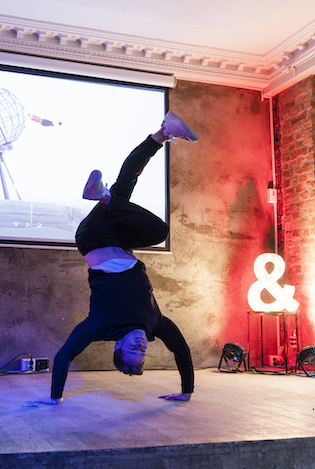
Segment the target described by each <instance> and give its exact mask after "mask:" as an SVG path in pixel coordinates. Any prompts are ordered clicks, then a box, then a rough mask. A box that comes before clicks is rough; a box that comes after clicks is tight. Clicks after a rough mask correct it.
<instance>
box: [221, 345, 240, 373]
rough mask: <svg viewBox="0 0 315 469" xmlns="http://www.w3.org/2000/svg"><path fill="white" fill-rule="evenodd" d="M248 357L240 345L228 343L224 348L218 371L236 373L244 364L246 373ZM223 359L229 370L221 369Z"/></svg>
mask: <svg viewBox="0 0 315 469" xmlns="http://www.w3.org/2000/svg"><path fill="white" fill-rule="evenodd" d="M246 355H247V351H246V350H245V349H244V347H242V346H241V345H240V344H237V343H236V342H227V343H226V344H225V345H224V347H223V350H222V355H221V359H220V363H219V366H218V369H219V370H220V371H229V372H230V373H236V372H237V371H238V370H239V368H240V366H241V364H242V363H243V364H244V368H245V371H246V363H245V357H246ZM223 359H224V361H225V363H226V365H227V367H228V369H227V370H226V369H222V368H221V363H222V360H223ZM230 362H232V363H233V366H234V368H232V367H231V365H230Z"/></svg>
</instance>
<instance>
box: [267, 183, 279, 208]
mask: <svg viewBox="0 0 315 469" xmlns="http://www.w3.org/2000/svg"><path fill="white" fill-rule="evenodd" d="M267 202H268V204H276V203H277V189H276V188H275V187H274V184H273V182H272V181H269V182H268V189H267Z"/></svg>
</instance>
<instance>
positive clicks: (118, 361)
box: [114, 329, 148, 375]
mask: <svg viewBox="0 0 315 469" xmlns="http://www.w3.org/2000/svg"><path fill="white" fill-rule="evenodd" d="M147 344H148V339H147V336H146V333H145V332H144V331H143V330H142V329H134V330H133V331H131V332H129V333H128V334H126V335H124V337H122V338H121V339H119V340H117V342H116V344H115V352H114V364H115V366H116V368H117V369H118V370H120V371H122V372H123V373H125V374H127V375H142V373H143V368H144V359H145V352H146V349H147Z"/></svg>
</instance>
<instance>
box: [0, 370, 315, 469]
mask: <svg viewBox="0 0 315 469" xmlns="http://www.w3.org/2000/svg"><path fill="white" fill-rule="evenodd" d="M50 379H51V373H41V374H40V373H37V374H24V375H21V374H8V375H4V376H0V389H1V400H0V467H1V469H2V468H6V467H14V468H19V467H21V468H22V467H23V468H24V467H30V468H37V467H43V468H44V467H45V468H46V467H47V468H48V467H59V468H61V467H69V468H74V467H78V468H80V467H82V468H83V467H84V468H86V467H93V468H98V467H100V468H103V467H104V468H105V467H115V468H116V466H115V465H109V466H107V465H102V464H100V465H96V463H94V466H93V465H88V464H86V465H83V463H82V465H80V463H78V464H77V465H76V463H75V462H73V461H72V462H71V463H70V459H69V464H68V465H63V463H60V464H59V465H53V464H52V463H51V464H50V465H49V462H47V461H48V459H47V457H48V456H47V454H50V455H52V454H53V453H55V454H59V455H61V456H62V455H66V454H68V455H70V454H76V455H78V454H85V455H86V454H89V455H90V456H91V452H93V451H94V452H96V453H95V454H98V455H100V453H99V451H100V450H101V451H103V454H105V453H106V451H107V450H118V449H120V450H121V449H123V450H124V454H125V455H126V451H127V450H128V449H130V450H132V453H131V452H129V456H128V457H129V463H128V465H126V466H124V465H121V466H120V469H123V468H124V467H128V468H132V467H133V466H132V464H131V463H130V457H131V456H130V455H131V454H133V455H134V457H136V456H135V455H136V450H137V449H139V450H140V449H141V451H142V452H143V451H144V450H143V449H144V448H150V451H151V452H152V451H154V448H157V447H159V448H164V450H165V448H167V447H173V449H174V448H181V450H178V451H179V453H178V454H181V455H183V454H184V453H183V448H186V450H187V448H188V447H190V450H191V449H192V448H197V447H198V448H201V446H202V445H208V446H203V448H206V447H208V448H210V446H211V444H214V443H215V444H217V443H220V444H221V446H220V448H221V449H222V451H227V449H226V448H227V447H224V446H222V444H225V443H227V444H229V445H231V442H234V443H233V445H234V446H233V448H234V451H235V448H236V447H235V444H236V443H237V442H252V443H251V444H252V445H253V444H254V443H255V442H261V444H262V442H266V441H269V442H270V441H273V442H275V441H277V440H279V441H280V440H287V441H288V442H290V440H291V441H292V442H295V443H290V446H291V447H293V446H294V444H297V443H296V442H297V441H298V440H299V441H300V449H302V448H303V447H305V448H306V447H307V445H312V446H313V447H315V444H314V443H315V393H314V389H315V381H314V378H310V377H306V376H298V375H295V374H286V375H273V374H256V373H244V372H243V373H240V372H238V373H233V374H231V373H224V372H219V371H218V370H217V369H204V370H197V371H196V379H195V393H194V394H193V397H192V399H191V400H190V401H189V402H178V401H165V400H164V399H159V398H158V396H159V395H163V394H166V393H172V392H178V391H179V388H180V380H179V375H178V372H177V371H169V370H168V371H145V372H144V374H143V375H142V376H140V377H139V376H132V377H130V376H125V375H123V374H121V373H119V372H116V371H107V372H104V371H100V372H70V373H69V375H68V380H67V383H66V391H65V395H64V397H65V401H64V403H63V404H62V405H57V406H48V405H43V404H39V405H38V407H32V406H30V405H29V403H28V401H32V400H36V399H38V398H40V397H44V396H48V395H49V389H50ZM300 439H302V440H300ZM209 444H210V446H209ZM264 444H265V443H264ZM196 445H197V446H196ZM200 445H201V446H200ZM218 447H219V446H218ZM297 447H298V446H297ZM211 448H212V449H211V452H212V453H213V446H211ZM224 448H225V449H224ZM233 448H231V446H230V450H232V449H233ZM104 450H106V451H105V453H104ZM260 450H261V447H260ZM238 451H239V447H238ZM41 453H42V454H46V456H47V457H46V459H45V461H46V463H45V464H46V465H44V463H43V462H42V463H41V465H40V464H39V463H38V461H39V460H40V458H39V455H40V454H41ZM106 454H107V455H109V452H108V451H107V453H106ZM110 454H111V455H113V452H112V451H111V453H110ZM23 455H24V460H22V459H23ZM34 455H35V456H38V458H36V457H35V459H34ZM120 456H121V454H120ZM14 457H18V461H19V462H15V465H12V466H10V465H9V464H10V462H12V461H13V459H14ZM279 457H280V456H279ZM30 458H33V463H32V464H31V463H30V465H29V466H27V460H29V459H30ZM185 460H186V459H185ZM23 461H24V462H23ZM25 461H26V462H25ZM60 461H61V459H60ZM54 464H55V463H54ZM104 464H105V463H104ZM220 464H221V465H217V466H208V465H204V466H203V465H202V464H200V463H199V465H198V466H197V465H194V464H193V462H192V463H191V465H189V466H185V465H184V464H183V463H182V464H181V465H180V466H178V467H181V468H186V467H205V468H206V467H213V468H214V469H216V468H217V467H218V468H220V469H221V468H223V469H225V467H229V469H231V468H232V467H233V469H234V467H235V468H237V467H241V466H237V465H235V466H231V465H230V466H224V464H223V463H222V458H221V463H220ZM256 464H257V462H256ZM314 464H315V463H314ZM117 467H119V466H117ZM135 467H136V466H135ZM137 467H140V468H142V467H144V468H146V467H148V468H149V467H150V468H151V467H161V468H162V467H163V468H164V467H167V468H171V469H172V468H173V467H177V465H176V466H175V463H174V464H173V465H172V464H170V465H166V463H165V465H160V466H158V465H157V466H155V465H154V464H153V463H152V465H151V464H150V465H149V466H146V464H144V465H141V464H137ZM243 467H244V468H245V467H249V466H246V464H245V463H243V465H242V468H243ZM257 467H258V466H257V465H256V466H253V467H252V469H257ZM260 467H265V466H260ZM275 467H282V466H280V465H279V466H275ZM287 467H304V466H287ZM305 467H308V469H309V468H310V467H315V465H314V466H313V465H312V466H305ZM266 468H267V469H271V466H269V467H268V466H266Z"/></svg>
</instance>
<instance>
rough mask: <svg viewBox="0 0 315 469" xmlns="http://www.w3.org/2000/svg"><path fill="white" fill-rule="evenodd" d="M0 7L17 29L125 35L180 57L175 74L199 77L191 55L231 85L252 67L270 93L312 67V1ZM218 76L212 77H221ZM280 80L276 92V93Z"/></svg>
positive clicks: (66, 1)
mask: <svg viewBox="0 0 315 469" xmlns="http://www.w3.org/2000/svg"><path fill="white" fill-rule="evenodd" d="M0 12H1V18H2V24H5V20H8V22H9V23H10V24H11V23H12V24H13V23H14V20H15V23H17V24H18V26H19V27H20V26H21V25H22V24H23V21H24V22H25V26H31V25H32V22H36V25H38V24H44V23H45V24H51V25H54V29H56V28H57V29H58V27H59V30H60V28H61V25H62V28H61V29H62V31H63V32H64V31H65V30H67V28H68V30H69V33H70V32H80V31H84V32H86V31H87V30H88V31H89V32H90V34H91V33H92V31H94V32H95V35H96V36H97V37H103V36H104V37H105V36H106V35H107V36H108V37H110V38H111V39H112V40H114V39H116V43H117V41H118V42H119V41H120V40H123V41H126V39H129V42H128V43H129V44H130V43H132V48H133V50H134V49H135V48H137V47H138V46H136V44H141V47H142V48H143V49H145V50H147V49H148V47H149V48H150V47H151V48H153V49H154V48H155V50H158V51H159V50H161V48H162V49H163V53H164V55H165V56H166V60H169V63H172V67H171V68H173V69H174V70H175V69H176V66H177V68H178V65H176V64H175V62H176V60H175V58H176V57H177V59H178V60H177V62H178V61H179V59H182V62H183V65H184V66H185V67H186V69H187V70H186V69H185V70H184V71H183V70H182V68H183V67H181V70H177V73H178V76H179V77H181V73H182V74H184V78H185V73H188V74H189V70H190V72H191V73H192V75H194V74H195V75H198V73H200V74H201V75H202V70H201V69H200V66H199V64H197V65H198V73H197V68H196V65H195V66H193V65H192V64H193V62H194V60H193V59H198V60H201V61H202V67H203V68H204V71H205V73H206V75H205V76H207V75H209V67H210V66H211V67H212V68H211V70H212V69H213V70H212V72H213V73H214V74H215V73H216V72H215V68H219V69H221V72H220V73H221V75H222V76H221V78H224V76H227V75H229V76H230V75H231V76H230V78H231V79H234V80H236V82H235V84H237V83H238V79H236V78H235V76H236V75H237V74H238V73H239V75H240V76H239V77H238V78H240V79H241V78H243V79H244V80H245V81H244V83H245V82H246V80H249V76H247V75H250V72H248V73H247V74H246V73H244V69H245V70H246V68H247V67H248V66H249V64H251V66H252V67H253V73H252V76H253V80H252V81H253V86H252V87H255V86H254V82H255V78H256V82H257V83H256V87H257V88H258V89H259V88H261V89H264V88H267V91H268V89H269V88H270V86H271V87H272V83H273V82H275V81H276V80H278V82H279V80H280V78H281V80H280V81H281V82H282V81H283V76H284V75H288V72H289V71H292V70H293V68H294V67H295V70H294V74H295V76H296V75H299V73H297V72H301V75H300V77H298V78H301V77H302V78H303V76H304V75H303V74H302V69H301V70H300V69H299V68H298V67H300V66H301V64H304V67H303V73H304V74H305V69H306V68H307V73H313V72H314V70H313V68H312V67H313V65H315V62H314V61H315V59H314V57H315V44H314V43H315V0H28V1H25V0H10V1H8V0H0ZM139 47H140V46H139ZM141 47H140V49H141ZM140 49H139V50H140ZM167 51H170V53H171V57H169V59H167ZM129 55H132V54H131V53H130V52H129ZM134 55H135V54H134ZM147 56H148V54H147ZM175 56H176V57H175ZM188 57H189V58H188ZM191 58H192V59H191ZM205 58H206V62H205ZM150 59H151V55H150ZM306 59H307V60H306ZM306 61H307V62H308V65H307V66H306V65H305V64H306ZM173 62H174V63H173ZM313 62H314V63H313ZM212 63H214V64H219V65H218V66H216V67H215V66H212ZM138 65H139V64H138ZM128 66H129V65H128ZM141 66H143V65H141ZM150 66H151V67H152V60H151V62H150ZM205 66H206V67H207V69H205ZM229 66H231V67H232V66H234V68H235V70H232V68H231V67H230V68H231V71H230V70H229ZM165 67H166V65H165V64H164V65H163V67H162V71H163V70H165ZM189 67H190V68H189ZM202 67H201V68H202ZM136 68H138V67H137V66H136ZM199 69H200V70H199ZM222 69H223V70H225V72H224V73H223V70H222ZM174 70H173V71H172V73H173V74H175V75H176V70H175V71H174ZM232 72H233V73H232ZM220 73H219V75H218V77H213V78H212V80H213V81H216V80H217V79H219V78H220ZM201 75H200V78H199V79H200V80H201V81H202V78H201ZM232 75H233V77H232ZM290 76H291V75H290ZM258 77H259V78H260V79H261V80H260V81H261V82H262V83H261V84H260V82H259V83H258V81H257V78H258ZM287 78H289V76H287ZM205 81H211V77H208V78H207V79H206V80H205ZM278 85H279V83H277V86H276V85H274V87H273V89H274V90H275V89H276V90H278V89H279V86H278ZM280 85H281V83H280ZM268 87H269V88H268ZM280 88H281V86H280Z"/></svg>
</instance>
